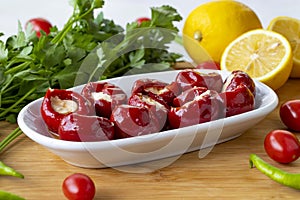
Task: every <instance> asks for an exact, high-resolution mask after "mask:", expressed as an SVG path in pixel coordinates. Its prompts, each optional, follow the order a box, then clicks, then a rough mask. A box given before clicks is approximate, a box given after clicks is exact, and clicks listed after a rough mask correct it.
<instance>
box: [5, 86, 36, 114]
mask: <svg viewBox="0 0 300 200" xmlns="http://www.w3.org/2000/svg"><path fill="white" fill-rule="evenodd" d="M35 90H36V88H35V87H34V88H32V89H31V90H29V91H28V92H27V93H26V94H25V95H24V96H23V97H22V98H20V99H19V100H18V101H16V103H14V104H13V105H11V106H10V107H9V108H7V109H6V110H5V111H3V112H2V113H0V118H1V117H4V116H5V115H6V114H7V113H9V112H10V110H12V109H13V108H14V107H16V106H17V105H18V104H20V103H21V102H22V101H23V100H24V99H26V98H27V97H28V96H29V95H31V94H32V93H33V92H34V91H35Z"/></svg>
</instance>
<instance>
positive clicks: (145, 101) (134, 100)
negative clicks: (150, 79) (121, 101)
mask: <svg viewBox="0 0 300 200" xmlns="http://www.w3.org/2000/svg"><path fill="white" fill-rule="evenodd" d="M128 105H131V106H138V107H145V108H147V109H148V110H149V112H151V115H152V116H154V117H155V118H157V120H158V122H159V124H160V130H162V129H163V128H164V127H165V126H166V122H167V114H168V110H169V106H168V105H166V104H165V103H164V101H157V99H154V98H152V97H151V96H148V95H143V94H141V93H139V94H133V95H132V96H131V97H130V98H129V100H128Z"/></svg>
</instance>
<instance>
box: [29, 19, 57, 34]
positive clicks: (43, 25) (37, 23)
mask: <svg viewBox="0 0 300 200" xmlns="http://www.w3.org/2000/svg"><path fill="white" fill-rule="evenodd" d="M28 24H31V25H32V30H34V31H35V32H36V35H37V37H41V31H44V32H45V33H46V34H49V33H50V29H51V27H52V25H51V23H50V22H49V21H48V20H46V19H43V18H33V19H30V20H29V21H28V22H27V23H26V27H27V26H28Z"/></svg>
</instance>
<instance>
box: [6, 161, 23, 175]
mask: <svg viewBox="0 0 300 200" xmlns="http://www.w3.org/2000/svg"><path fill="white" fill-rule="evenodd" d="M0 175H5V176H15V177H18V178H24V175H23V174H21V173H20V172H17V171H16V170H14V169H13V168H11V167H9V166H7V165H5V164H4V163H3V162H1V161H0Z"/></svg>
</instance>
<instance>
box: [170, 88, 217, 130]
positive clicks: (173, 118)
mask: <svg viewBox="0 0 300 200" xmlns="http://www.w3.org/2000/svg"><path fill="white" fill-rule="evenodd" d="M221 103H222V101H221V99H220V97H219V95H218V93H217V92H216V91H213V90H208V91H206V92H205V93H203V94H201V95H200V96H198V97H196V98H195V99H194V100H192V101H189V102H187V103H185V104H184V105H183V106H181V107H173V108H171V110H170V112H169V113H168V120H169V125H170V127H171V128H181V127H186V126H191V125H195V124H200V123H204V122H209V121H212V120H216V119H218V118H219V117H220V112H221V110H220V109H221Z"/></svg>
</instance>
